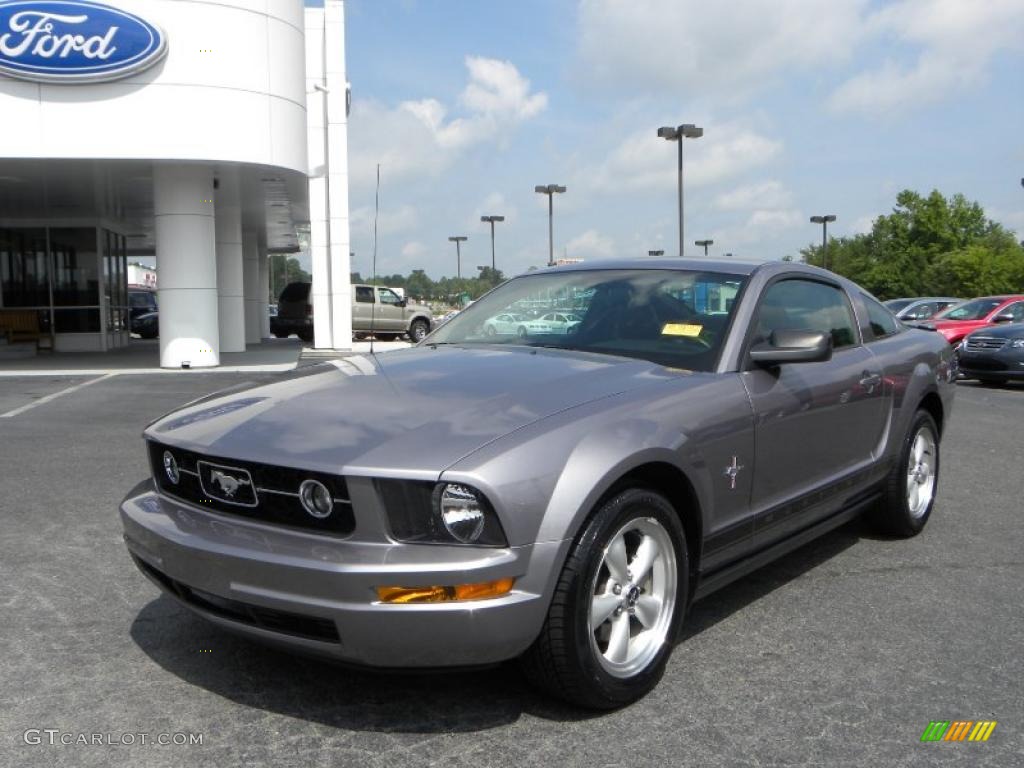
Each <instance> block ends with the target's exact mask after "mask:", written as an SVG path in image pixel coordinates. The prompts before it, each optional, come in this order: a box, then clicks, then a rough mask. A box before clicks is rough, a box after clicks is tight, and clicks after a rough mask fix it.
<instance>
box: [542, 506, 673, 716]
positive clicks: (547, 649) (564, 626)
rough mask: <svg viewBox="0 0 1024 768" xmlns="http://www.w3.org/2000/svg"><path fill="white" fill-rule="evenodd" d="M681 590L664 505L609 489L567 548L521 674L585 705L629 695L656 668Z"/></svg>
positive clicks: (660, 666) (668, 647)
mask: <svg viewBox="0 0 1024 768" xmlns="http://www.w3.org/2000/svg"><path fill="white" fill-rule="evenodd" d="M688 589H689V561H688V557H687V549H686V538H685V534H684V533H683V528H682V525H681V524H680V521H679V517H678V515H677V514H676V512H675V510H674V509H673V507H672V505H671V504H670V503H669V502H668V500H667V499H665V498H664V497H663V496H661V495H660V494H658V493H655V492H654V491H650V490H647V489H643V488H632V489H629V490H626V491H623V492H621V493H619V494H617V495H616V496H614V497H613V498H611V499H610V500H608V501H607V502H605V503H604V504H603V505H602V506H601V507H600V508H599V509H598V510H597V512H596V513H594V515H593V516H592V517H591V518H590V519H589V520H588V521H587V523H586V525H585V526H584V528H583V532H582V533H581V534H580V535H579V537H578V539H577V540H576V542H575V544H574V545H573V547H572V549H571V550H570V553H569V557H568V558H567V560H566V563H565V566H564V567H563V569H562V573H561V576H560V577H559V580H558V584H557V586H556V588H555V594H554V597H553V598H552V601H551V606H550V608H549V609H548V615H547V619H546V620H545V622H544V626H543V628H542V629H541V633H540V635H539V636H538V638H537V639H536V640H535V641H534V643H533V645H532V646H531V647H530V649H529V650H528V651H527V652H526V654H525V655H524V656H523V659H522V664H523V668H524V670H525V672H526V674H527V676H528V678H529V679H530V680H531V682H533V683H534V684H535V685H536V686H538V687H539V688H541V689H542V690H544V691H546V692H548V693H550V694H552V695H554V696H557V697H559V698H562V699H565V700H566V701H569V702H571V703H573V704H576V705H579V706H582V707H586V708H589V709H614V708H616V707H621V706H624V705H626V704H629V703H631V702H633V701H636V700H637V699H639V698H641V697H642V696H644V695H645V694H647V693H648V692H649V691H650V690H651V689H652V688H654V686H655V685H657V684H658V681H659V680H660V679H661V676H662V674H663V673H664V671H665V664H666V663H667V662H668V657H669V655H670V654H671V652H672V642H673V640H674V638H675V637H676V635H677V634H678V630H679V625H680V623H681V621H682V617H683V614H684V612H685V609H686V601H687V597H688V595H689V592H688Z"/></svg>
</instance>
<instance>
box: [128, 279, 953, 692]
mask: <svg viewBox="0 0 1024 768" xmlns="http://www.w3.org/2000/svg"><path fill="white" fill-rule="evenodd" d="M552 295H554V296H559V295H571V296H574V297H581V298H580V301H581V304H582V306H581V308H580V311H579V316H580V321H579V324H578V326H577V327H576V329H575V332H574V333H571V334H565V333H559V332H554V331H552V332H548V333H537V334H531V335H529V336H527V337H520V336H518V335H505V336H497V335H494V336H490V335H487V334H486V333H485V332H483V328H484V327H485V325H486V320H487V319H488V318H491V317H495V316H497V315H500V314H502V313H506V312H510V311H511V310H510V307H512V306H514V305H516V304H517V302H523V301H537V300H542V299H544V298H546V297H549V296H552ZM709 295H729V296H735V297H736V299H735V301H732V302H729V303H728V304H727V307H728V308H727V310H726V311H724V312H720V310H721V308H720V307H718V306H717V305H715V307H714V308H715V309H716V310H719V313H715V314H712V313H710V312H708V311H705V310H704V309H703V307H705V306H706V305H707V302H702V303H701V304H700V305H698V306H695V305H694V304H693V303H692V297H694V296H709ZM952 356H953V354H952V350H951V349H950V347H949V345H948V344H946V342H945V341H944V340H943V338H942V337H941V336H939V335H938V334H936V333H933V332H930V331H926V330H921V329H917V328H908V327H906V326H904V325H902V324H901V323H899V322H898V321H897V320H896V319H895V318H894V317H893V315H892V314H891V313H890V312H889V311H888V310H887V309H885V307H883V306H882V305H881V304H879V303H878V302H877V301H876V300H875V299H873V298H872V297H871V296H869V295H867V294H866V293H865V292H864V291H862V290H861V289H860V288H858V287H857V286H856V285H855V284H853V283H851V282H849V281H847V280H845V279H843V278H840V277H837V276H836V275H833V274H831V273H829V272H826V271H823V270H820V269H817V268H814V267H810V266H806V265H800V264H791V263H784V262H768V263H764V264H745V263H741V262H734V261H732V260H729V261H728V262H725V261H691V260H682V259H673V260H664V261H654V260H652V261H644V262H642V263H640V264H638V263H637V262H636V261H635V260H623V261H618V262H609V263H606V264H601V263H593V262H591V263H587V264H585V265H584V264H579V265H572V266H565V267H560V268H555V269H548V270H539V271H535V272H532V273H528V274H526V275H523V276H520V277H517V278H513V279H512V280H510V281H508V282H506V283H504V284H502V285H501V286H499V287H498V288H496V289H495V290H493V291H491V292H490V293H488V294H487V295H485V296H484V297H483V298H481V299H480V300H479V301H478V302H477V303H476V304H474V305H473V306H472V307H469V308H467V309H466V310H464V311H463V312H461V313H460V314H459V315H457V316H456V317H455V318H454V319H452V320H451V321H449V322H448V323H447V324H445V325H444V326H442V327H441V328H438V329H437V330H435V331H434V332H433V333H432V334H431V335H430V336H428V337H427V338H426V339H425V340H424V341H422V342H420V343H419V344H418V345H417V346H415V347H412V348H410V349H405V350H400V351H395V352H389V353H387V354H384V355H376V356H355V357H349V358H345V359H342V360H337V361H333V362H332V363H330V364H322V365H319V366H313V367H308V368H303V369H300V370H299V371H296V372H294V373H293V374H291V375H290V377H289V378H287V379H283V380H280V379H279V380H276V381H274V382H272V383H265V384H262V385H259V386H256V387H253V388H251V389H248V390H245V391H233V392H230V393H224V394H220V395H211V396H210V397H208V398H204V399H202V400H199V401H196V402H195V403H192V404H190V405H187V406H185V407H184V408H182V409H180V410H178V411H177V412H174V413H171V414H169V415H167V416H165V417H163V418H161V419H159V420H158V421H156V422H154V423H153V424H152V425H150V426H149V427H148V428H147V429H146V431H145V433H144V437H145V440H146V451H147V456H148V459H149V462H150V465H151V469H152V475H153V481H154V487H152V488H150V489H147V490H145V491H143V492H142V493H140V494H138V495H133V496H131V497H130V498H128V499H126V500H125V501H124V502H123V504H122V506H121V519H122V522H123V525H124V534H125V536H124V540H125V542H126V545H127V547H128V550H129V552H130V553H131V555H132V557H133V558H134V560H135V562H136V564H137V565H138V567H139V568H140V569H141V571H142V572H143V573H144V574H145V575H146V576H148V577H149V578H150V579H151V580H152V581H153V582H154V583H155V584H156V585H157V586H159V587H160V588H161V589H163V590H164V591H165V592H166V593H167V594H168V595H170V596H171V597H172V598H173V599H175V600H177V601H179V602H180V603H181V604H183V605H185V606H187V607H188V608H189V609H191V610H192V611H194V612H196V613H197V614H199V615H200V616H203V617H205V618H206V619H208V620H210V621H212V622H214V623H216V624H218V625H220V626H221V627H224V628H226V629H229V630H232V631H235V632H239V633H242V634H244V635H248V636H249V637H252V638H254V639H258V640H263V641H269V642H273V643H275V644H277V645H279V646H283V647H287V648H291V649H294V650H295V651H299V652H304V653H314V654H320V655H323V656H327V657H331V658H335V659H340V660H344V661H347V662H350V663H356V664H362V665H369V666H376V667H398V668H408V667H464V666H466V665H474V664H488V663H493V662H500V661H503V660H505V659H511V658H515V657H521V659H522V666H523V669H524V670H525V673H526V674H527V676H528V677H529V679H531V680H532V681H533V682H534V683H535V684H536V685H538V686H539V687H541V688H542V689H543V690H546V691H549V692H551V693H553V694H555V695H557V696H561V697H563V698H565V699H567V700H569V701H571V702H574V703H576V704H578V705H581V706H584V707H591V708H611V707H617V706H621V705H623V704H626V703H629V702H631V701H633V700H635V699H636V698H638V697H640V696H642V695H644V694H645V693H646V692H647V691H649V690H651V688H653V687H654V685H655V684H656V683H657V681H658V679H659V678H660V677H661V675H662V671H663V670H664V668H665V664H666V663H667V660H668V658H669V655H670V654H671V652H672V648H673V645H674V643H675V642H676V641H677V639H678V638H679V636H680V631H681V625H682V624H683V622H684V619H685V616H686V613H687V608H688V606H689V605H690V603H691V602H693V601H694V600H699V599H702V598H705V597H707V596H708V595H710V594H712V593H713V592H714V591H715V590H717V589H719V588H721V587H723V586H725V585H726V584H728V583H730V582H731V581H733V580H735V579H737V578H739V577H740V576H742V575H744V574H746V573H749V572H750V571H752V570H754V569H756V568H758V567H759V566H761V565H763V564H765V563H767V562H769V561H771V560H772V559H774V558H776V557H778V556H780V555H782V554H784V553H787V552H790V551H792V550H795V549H797V548H799V547H800V546H802V545H803V544H805V543H807V542H808V541H810V540H812V539H814V538H815V537H817V536H821V535H822V534H824V533H826V532H827V531H829V530H831V529H833V528H835V527H836V526H839V525H841V524H843V523H844V522H846V521H848V520H850V519H852V518H853V517H855V516H857V515H859V514H861V513H862V512H867V513H868V514H869V515H870V520H871V521H872V523H873V525H874V526H875V527H876V528H877V529H878V530H880V531H884V532H886V533H888V534H890V535H895V536H913V535H914V534H916V533H918V532H919V531H921V530H922V528H924V526H925V524H926V523H927V521H928V519H929V516H930V515H931V513H932V509H933V504H934V500H935V497H936V492H937V490H938V478H939V467H940V464H939V441H940V438H941V437H942V433H943V427H944V425H945V424H946V423H947V422H948V419H949V414H950V409H951V407H952V405H953V391H954V384H953V379H954V366H953V365H952ZM808 611H809V612H810V613H808V615H807V619H808V622H810V623H814V622H815V621H816V622H817V624H818V625H819V626H820V627H822V628H827V626H828V624H829V622H830V621H831V619H832V611H834V608H831V607H828V606H824V605H818V606H817V607H815V606H814V605H813V604H812V605H810V607H809V608H808ZM816 611H817V612H818V615H817V617H816V618H815V616H814V612H816ZM176 619H177V617H176V616H175V614H173V612H171V613H166V615H164V616H162V617H161V618H160V619H159V620H160V621H167V622H171V621H175V620H176ZM225 663H226V664H228V665H230V659H228V660H227V661H226V662H225Z"/></svg>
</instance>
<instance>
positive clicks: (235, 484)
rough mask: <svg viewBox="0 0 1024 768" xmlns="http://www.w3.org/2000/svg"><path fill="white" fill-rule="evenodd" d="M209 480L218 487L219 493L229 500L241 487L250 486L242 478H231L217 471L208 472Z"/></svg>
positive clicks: (247, 481)
mask: <svg viewBox="0 0 1024 768" xmlns="http://www.w3.org/2000/svg"><path fill="white" fill-rule="evenodd" d="M210 479H211V480H213V481H214V482H215V483H217V485H219V486H220V489H221V491H222V492H223V493H224V495H225V496H226V497H227V498H229V499H233V498H234V497H235V494H236V493H238V489H239V488H241V487H242V486H244V485H251V484H252V483H250V482H249V480H247V479H246V478H244V477H233V476H232V475H229V474H227V473H225V472H221V471H220V470H219V469H211V470H210Z"/></svg>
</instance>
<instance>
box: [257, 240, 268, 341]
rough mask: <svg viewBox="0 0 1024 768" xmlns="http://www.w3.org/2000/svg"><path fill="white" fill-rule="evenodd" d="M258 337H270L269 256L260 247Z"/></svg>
mask: <svg viewBox="0 0 1024 768" xmlns="http://www.w3.org/2000/svg"><path fill="white" fill-rule="evenodd" d="M259 268H260V282H259V289H260V307H261V311H260V338H262V339H269V338H270V314H269V313H268V312H267V304H268V303H269V302H270V256H269V255H267V250H266V248H261V249H260V263H259Z"/></svg>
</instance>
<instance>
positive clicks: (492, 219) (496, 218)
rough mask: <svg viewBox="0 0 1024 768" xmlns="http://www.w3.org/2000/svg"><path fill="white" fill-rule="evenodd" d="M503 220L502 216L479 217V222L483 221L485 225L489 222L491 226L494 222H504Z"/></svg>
mask: <svg viewBox="0 0 1024 768" xmlns="http://www.w3.org/2000/svg"><path fill="white" fill-rule="evenodd" d="M504 220H505V217H504V216H481V217H480V221H483V222H485V223H486V222H490V223H491V224H493V223H494V222H496V221H504Z"/></svg>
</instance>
